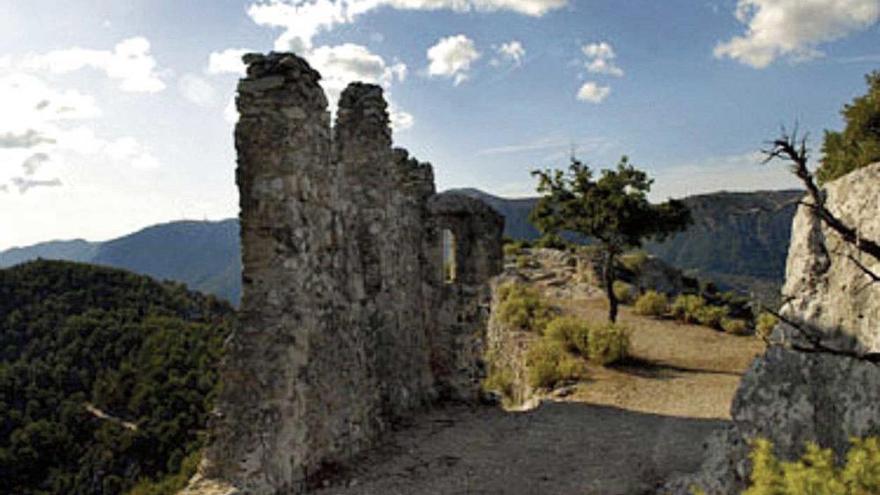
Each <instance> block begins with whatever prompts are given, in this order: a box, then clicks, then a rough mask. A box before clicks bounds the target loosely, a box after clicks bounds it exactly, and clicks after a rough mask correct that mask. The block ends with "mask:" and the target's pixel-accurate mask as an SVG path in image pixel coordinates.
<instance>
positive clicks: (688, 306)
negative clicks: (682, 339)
mask: <svg viewBox="0 0 880 495" xmlns="http://www.w3.org/2000/svg"><path fill="white" fill-rule="evenodd" d="M705 305H706V300H705V299H703V298H702V297H700V296H695V295H691V294H686V295H681V296H678V297H676V298H675V301H673V302H672V306H671V307H670V308H669V309H670V312H671V313H672V317H673V318H675V319H676V320H679V321H682V322H684V323H696V322H697V321H698V320H697V315H698V314H699V312H700V309H702V308H703V307H704V306H705Z"/></svg>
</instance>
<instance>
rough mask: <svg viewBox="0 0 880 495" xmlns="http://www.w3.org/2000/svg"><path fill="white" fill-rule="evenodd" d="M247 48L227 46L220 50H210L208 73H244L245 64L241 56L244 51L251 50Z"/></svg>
mask: <svg viewBox="0 0 880 495" xmlns="http://www.w3.org/2000/svg"><path fill="white" fill-rule="evenodd" d="M252 51H253V50H248V49H247V48H227V49H226V50H223V51H222V52H212V53H211V54H210V55H209V56H208V74H237V75H239V76H244V75H245V69H246V67H245V65H244V62H242V60H241V57H243V56H244V54H245V53H248V52H252Z"/></svg>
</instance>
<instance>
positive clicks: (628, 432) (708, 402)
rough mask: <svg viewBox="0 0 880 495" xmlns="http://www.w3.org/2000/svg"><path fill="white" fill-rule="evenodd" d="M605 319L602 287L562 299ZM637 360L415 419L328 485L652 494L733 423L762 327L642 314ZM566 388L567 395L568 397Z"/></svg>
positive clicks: (446, 493)
mask: <svg viewBox="0 0 880 495" xmlns="http://www.w3.org/2000/svg"><path fill="white" fill-rule="evenodd" d="M556 302H557V303H558V304H559V305H560V306H562V307H563V309H564V310H565V311H566V312H568V313H575V314H578V315H581V316H583V317H585V318H588V319H603V318H605V308H604V303H603V301H602V299H601V298H600V297H599V296H598V295H593V296H592V297H589V298H586V299H575V300H571V299H567V300H565V301H556ZM621 320H622V321H623V322H624V323H625V324H627V325H628V326H629V327H630V328H631V329H632V335H631V338H632V351H633V358H632V359H631V360H630V361H629V362H627V363H625V364H623V365H619V366H615V367H611V368H607V369H606V368H601V367H594V366H591V367H590V368H589V376H588V378H587V379H586V380H585V381H583V382H582V383H579V384H577V385H575V386H573V387H569V388H568V389H567V390H566V392H565V393H563V394H559V393H557V394H556V397H555V398H549V399H547V400H545V401H543V402H542V403H541V404H540V405H539V406H538V407H537V408H535V409H533V410H530V411H525V412H507V411H504V410H502V409H501V408H500V407H493V406H482V407H465V406H448V407H445V408H442V409H439V410H434V411H431V412H428V413H425V414H424V415H421V416H419V417H417V418H415V419H414V420H413V421H412V422H411V423H410V424H408V425H403V426H402V427H401V428H398V429H397V431H395V432H393V433H392V434H391V435H390V438H389V440H388V441H387V443H386V444H385V445H384V446H382V447H380V448H377V449H375V450H373V451H371V452H368V453H367V454H366V455H364V456H363V458H362V459H360V460H359V461H358V462H356V463H355V464H354V465H353V467H352V468H349V469H348V470H347V471H344V472H340V473H337V474H336V475H335V476H334V477H333V478H332V481H330V482H329V483H330V484H329V486H325V488H323V489H321V490H319V491H318V492H317V493H320V494H322V495H355V494H370V495H372V494H375V495H398V494H400V495H403V494H406V495H411V494H412V495H415V494H419V495H429V494H430V495H433V494H437V495H440V494H442V495H459V494H460V495H466V494H468V495H469V494H473V495H477V494H510V495H532V494H535V495H538V494H547V495H551V494H559V495H575V494H577V495H580V494H602V495H605V494H608V495H614V494H644V493H654V489H655V487H656V486H657V485H658V484H659V483H660V482H661V481H662V480H664V479H666V478H667V477H669V476H670V475H672V474H674V473H676V472H689V471H694V470H696V469H697V468H698V467H699V465H700V463H701V461H702V458H703V456H704V452H703V442H704V440H705V438H706V437H707V435H709V434H710V433H711V432H712V431H714V430H716V429H718V428H722V427H724V426H725V424H726V423H727V421H728V418H729V413H728V410H729V408H730V401H731V400H732V397H733V394H734V391H735V389H736V386H737V383H738V381H739V378H740V375H741V374H742V373H743V371H744V370H745V369H746V367H747V366H748V364H749V363H750V362H751V360H752V358H753V357H754V356H755V355H757V354H758V353H760V352H761V351H762V350H763V345H762V344H761V343H760V342H759V341H758V340H757V339H755V338H754V337H737V336H731V335H726V334H723V333H720V332H716V331H714V330H711V329H707V328H704V327H698V326H691V325H680V324H677V323H674V322H670V321H657V320H649V319H645V318H641V317H638V316H636V315H633V314H632V313H631V311H630V310H629V308H622V314H621ZM563 395H564V397H562V396H563Z"/></svg>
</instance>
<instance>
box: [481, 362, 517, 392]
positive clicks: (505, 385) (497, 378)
mask: <svg viewBox="0 0 880 495" xmlns="http://www.w3.org/2000/svg"><path fill="white" fill-rule="evenodd" d="M515 382H516V380H515V378H514V376H513V372H512V371H511V370H510V369H509V368H507V367H502V366H490V367H489V372H488V373H487V374H486V378H485V379H484V380H483V390H488V391H492V392H497V393H499V394H501V397H503V398H504V400H507V401H511V400H513V396H514V385H515Z"/></svg>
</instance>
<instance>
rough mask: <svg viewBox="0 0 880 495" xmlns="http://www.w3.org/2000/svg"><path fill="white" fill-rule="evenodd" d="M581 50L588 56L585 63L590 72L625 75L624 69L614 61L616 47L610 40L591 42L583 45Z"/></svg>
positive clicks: (617, 75)
mask: <svg viewBox="0 0 880 495" xmlns="http://www.w3.org/2000/svg"><path fill="white" fill-rule="evenodd" d="M581 51H582V52H583V53H584V55H585V56H586V57H587V61H586V63H585V65H586V67H587V70H588V71H589V72H592V73H595V74H607V75H609V76H616V77H621V76H623V69H621V68H620V67H618V66H617V65H616V64H615V63H614V59H615V58H617V54H616V53H614V48H612V46H611V45H610V44H609V43H608V42H605V41H602V42H599V43H590V44H587V45H584V46H582V47H581Z"/></svg>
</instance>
